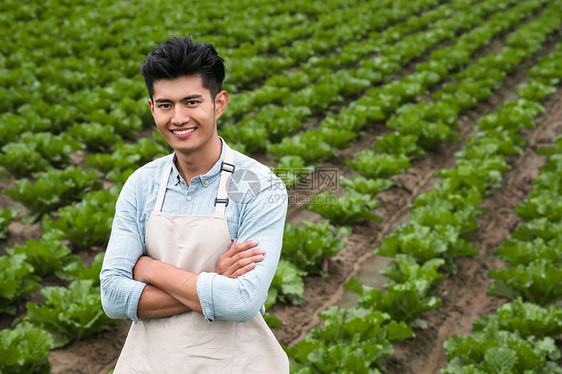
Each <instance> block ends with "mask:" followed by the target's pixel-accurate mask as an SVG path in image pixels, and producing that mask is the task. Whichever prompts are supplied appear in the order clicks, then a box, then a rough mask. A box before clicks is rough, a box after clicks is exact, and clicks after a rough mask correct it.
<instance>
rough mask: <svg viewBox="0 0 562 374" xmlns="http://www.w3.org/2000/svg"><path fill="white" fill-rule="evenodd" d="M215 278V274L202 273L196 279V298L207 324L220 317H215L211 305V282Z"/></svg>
mask: <svg viewBox="0 0 562 374" xmlns="http://www.w3.org/2000/svg"><path fill="white" fill-rule="evenodd" d="M216 276H217V274H216V273H205V272H203V273H200V274H199V276H198V277H197V297H199V303H200V304H201V309H202V310H203V315H204V316H205V319H206V320H207V321H209V322H213V320H214V319H215V318H220V316H215V308H214V305H213V282H214V281H215V277H216Z"/></svg>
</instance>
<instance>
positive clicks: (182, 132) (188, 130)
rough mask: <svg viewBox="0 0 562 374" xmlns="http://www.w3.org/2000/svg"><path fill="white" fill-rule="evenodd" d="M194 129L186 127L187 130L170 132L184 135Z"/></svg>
mask: <svg viewBox="0 0 562 374" xmlns="http://www.w3.org/2000/svg"><path fill="white" fill-rule="evenodd" d="M193 131H195V129H187V130H181V131H179V130H172V132H173V133H174V134H176V135H185V134H189V133H190V132H193Z"/></svg>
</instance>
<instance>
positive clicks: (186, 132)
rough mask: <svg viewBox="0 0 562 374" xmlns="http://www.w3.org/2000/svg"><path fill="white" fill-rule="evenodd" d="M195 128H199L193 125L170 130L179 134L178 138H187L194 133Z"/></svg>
mask: <svg viewBox="0 0 562 374" xmlns="http://www.w3.org/2000/svg"><path fill="white" fill-rule="evenodd" d="M195 130H197V128H196V127H192V128H189V129H182V130H170V132H171V133H172V134H174V135H175V136H177V137H178V138H186V137H188V136H190V135H191V134H193V133H194V132H195Z"/></svg>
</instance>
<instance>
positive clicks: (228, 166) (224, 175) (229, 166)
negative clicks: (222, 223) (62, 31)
mask: <svg viewBox="0 0 562 374" xmlns="http://www.w3.org/2000/svg"><path fill="white" fill-rule="evenodd" d="M172 167H173V161H172V165H170V167H169V168H166V169H165V170H164V173H163V175H162V181H161V182H160V189H159V190H158V197H157V198H156V204H155V205H154V212H156V213H159V212H160V211H161V210H162V204H163V203H164V194H165V193H166V188H167V187H168V180H169V179H170V173H171V171H172ZM233 172H234V152H232V149H231V148H230V147H229V146H228V144H226V143H225V144H224V161H223V162H222V163H221V179H220V182H219V192H218V193H217V197H216V198H215V215H220V216H223V215H224V208H226V206H227V205H228V196H227V191H228V185H229V183H230V175H231V174H232V173H233Z"/></svg>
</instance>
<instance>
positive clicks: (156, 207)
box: [154, 161, 173, 213]
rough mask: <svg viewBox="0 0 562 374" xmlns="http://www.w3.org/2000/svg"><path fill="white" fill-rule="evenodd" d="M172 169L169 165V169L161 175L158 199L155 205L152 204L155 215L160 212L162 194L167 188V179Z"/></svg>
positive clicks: (162, 199) (162, 201)
mask: <svg viewBox="0 0 562 374" xmlns="http://www.w3.org/2000/svg"><path fill="white" fill-rule="evenodd" d="M172 163H173V161H172ZM172 167H173V166H172V165H170V167H169V168H166V169H165V170H164V173H163V175H162V181H161V182H160V189H159V190H158V197H157V198H156V204H154V212H156V213H159V212H160V211H161V210H162V204H163V203H164V194H165V193H166V188H167V187H168V179H169V178H170V173H171V172H172Z"/></svg>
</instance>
